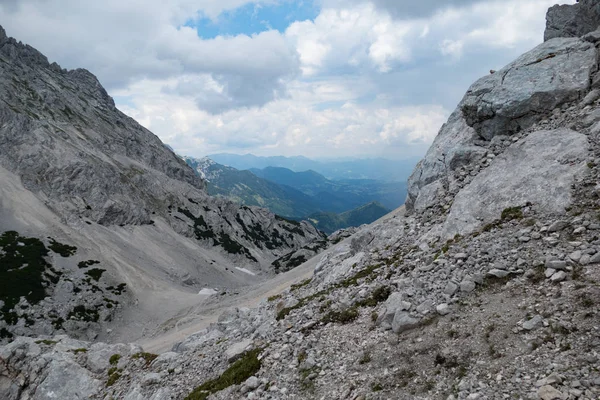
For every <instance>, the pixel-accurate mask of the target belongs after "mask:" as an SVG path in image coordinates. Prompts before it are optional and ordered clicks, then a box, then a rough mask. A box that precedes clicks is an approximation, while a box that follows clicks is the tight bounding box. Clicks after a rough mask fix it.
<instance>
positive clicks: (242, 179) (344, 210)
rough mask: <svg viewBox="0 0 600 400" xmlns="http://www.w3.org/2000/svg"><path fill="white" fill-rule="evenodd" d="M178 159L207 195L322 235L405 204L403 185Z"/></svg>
mask: <svg viewBox="0 0 600 400" xmlns="http://www.w3.org/2000/svg"><path fill="white" fill-rule="evenodd" d="M183 159H184V160H185V161H186V163H187V164H188V165H190V166H191V167H192V168H193V169H194V170H196V171H197V172H198V174H199V175H201V176H202V177H203V178H204V179H206V181H207V182H208V184H207V185H208V192H209V194H211V195H220V196H223V197H228V198H230V199H233V200H235V201H237V202H239V203H242V204H245V205H255V206H261V207H266V208H268V209H270V210H271V211H272V212H274V213H276V214H278V215H281V216H284V217H288V218H293V219H308V220H309V221H311V222H312V223H313V224H314V225H315V226H316V227H317V228H319V229H321V230H323V231H324V232H326V233H331V232H333V231H335V230H337V229H341V228H346V227H350V226H359V225H362V224H364V223H370V222H373V221H375V220H376V219H378V218H380V217H381V216H383V215H385V214H387V213H388V212H389V211H390V210H391V209H394V208H397V207H399V206H400V205H402V204H403V203H404V199H405V198H406V184H405V183H403V182H395V183H391V182H382V181H376V180H371V179H356V180H351V179H347V180H342V181H334V180H330V179H327V178H325V177H324V176H323V175H321V174H319V173H317V172H315V171H304V172H294V171H292V170H290V169H287V168H281V167H267V168H264V169H252V170H250V171H248V170H246V171H240V170H238V169H236V168H233V167H228V166H225V165H221V164H219V163H217V162H215V161H213V160H211V159H210V158H208V157H206V158H203V159H194V158H191V157H183ZM334 228H335V229H334Z"/></svg>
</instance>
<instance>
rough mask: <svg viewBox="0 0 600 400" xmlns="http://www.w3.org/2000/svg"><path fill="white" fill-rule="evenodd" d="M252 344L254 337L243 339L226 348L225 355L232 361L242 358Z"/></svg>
mask: <svg viewBox="0 0 600 400" xmlns="http://www.w3.org/2000/svg"><path fill="white" fill-rule="evenodd" d="M251 346H252V339H246V340H242V341H241V342H238V343H235V344H233V345H231V346H229V347H228V348H227V350H225V356H226V357H227V360H228V361H229V362H230V363H231V362H234V361H235V360H237V359H238V358H240V357H241V356H242V355H243V354H244V353H245V352H246V351H247V350H249V349H250V347H251Z"/></svg>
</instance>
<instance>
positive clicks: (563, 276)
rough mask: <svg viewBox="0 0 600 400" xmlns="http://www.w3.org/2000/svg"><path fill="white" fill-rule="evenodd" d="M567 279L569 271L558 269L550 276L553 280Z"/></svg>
mask: <svg viewBox="0 0 600 400" xmlns="http://www.w3.org/2000/svg"><path fill="white" fill-rule="evenodd" d="M565 279H567V273H566V272H565V271H558V272H556V273H555V274H554V275H552V276H551V277H550V280H551V281H552V282H555V283H556V282H562V281H564V280H565Z"/></svg>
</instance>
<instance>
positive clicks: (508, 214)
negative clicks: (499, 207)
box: [500, 207, 523, 221]
mask: <svg viewBox="0 0 600 400" xmlns="http://www.w3.org/2000/svg"><path fill="white" fill-rule="evenodd" d="M522 218H523V211H521V207H508V208H505V209H504V210H503V211H502V214H501V215H500V219H501V220H502V221H512V220H513V219H522Z"/></svg>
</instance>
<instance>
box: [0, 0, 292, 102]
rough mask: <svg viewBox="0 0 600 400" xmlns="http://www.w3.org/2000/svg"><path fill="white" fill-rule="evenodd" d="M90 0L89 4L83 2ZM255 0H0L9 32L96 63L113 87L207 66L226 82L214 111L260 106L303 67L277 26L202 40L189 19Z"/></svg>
mask: <svg viewBox="0 0 600 400" xmlns="http://www.w3.org/2000/svg"><path fill="white" fill-rule="evenodd" d="M84 3H85V4H84ZM246 3H250V1H249V0H245V1H243V0H224V1H218V2H217V1H208V0H205V1H200V2H193V1H190V0H176V1H171V2H164V1H162V0H147V1H146V0H144V1H142V0H131V1H122V0H105V1H103V2H81V1H79V0H59V1H53V2H48V1H45V0H21V1H20V2H19V3H17V6H16V7H15V6H12V7H7V6H5V5H4V4H0V21H3V24H4V27H5V29H6V30H7V33H8V34H9V35H11V36H15V37H17V38H19V39H20V40H23V41H26V42H27V43H29V44H31V45H32V46H34V47H36V48H38V49H39V50H40V51H42V52H43V53H44V54H47V55H48V56H49V57H50V58H51V59H52V60H58V61H59V62H60V63H61V65H62V66H63V67H67V68H77V67H84V68H87V69H89V70H91V71H93V72H94V73H95V74H96V75H97V76H98V77H99V79H100V81H101V82H102V83H103V85H105V86H106V87H107V89H108V90H109V91H111V90H114V89H117V88H122V87H124V86H126V85H127V84H129V83H132V82H136V81H139V80H140V79H166V78H170V77H175V76H180V75H182V74H198V75H205V74H208V75H210V76H211V77H212V79H214V80H215V81H218V82H219V84H220V85H221V89H222V91H221V94H220V97H215V104H214V105H211V104H210V102H208V103H207V102H204V103H203V102H201V101H199V102H198V104H199V105H202V106H203V107H206V109H210V110H211V111H213V112H219V111H224V110H227V109H231V108H235V107H241V106H261V105H263V104H265V103H266V102H268V101H270V100H273V99H274V98H275V97H276V96H278V95H280V94H282V93H284V92H285V90H284V82H285V81H286V80H288V79H291V78H293V77H294V76H295V75H296V74H297V73H299V66H298V65H299V61H298V56H297V53H296V51H295V49H294V48H292V47H290V46H289V45H288V43H287V42H286V41H285V39H284V38H283V36H282V35H281V34H280V33H279V32H277V31H267V32H262V33H258V34H256V35H252V36H247V35H237V36H232V37H217V38H214V39H209V40H203V39H202V38H200V37H198V34H197V32H196V30H195V29H193V28H190V27H187V26H184V25H183V24H184V23H185V22H186V21H188V20H189V19H190V17H195V16H199V15H208V16H211V17H216V16H218V14H219V13H220V12H222V11H223V10H226V9H229V8H231V7H238V6H240V5H243V4H246Z"/></svg>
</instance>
